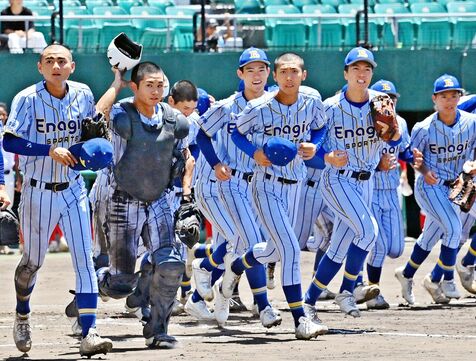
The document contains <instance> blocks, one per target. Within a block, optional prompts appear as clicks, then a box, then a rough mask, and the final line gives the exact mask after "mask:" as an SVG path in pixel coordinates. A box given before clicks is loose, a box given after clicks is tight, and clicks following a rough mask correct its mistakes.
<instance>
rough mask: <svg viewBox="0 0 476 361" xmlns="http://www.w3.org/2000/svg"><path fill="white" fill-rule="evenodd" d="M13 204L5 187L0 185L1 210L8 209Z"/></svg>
mask: <svg viewBox="0 0 476 361" xmlns="http://www.w3.org/2000/svg"><path fill="white" fill-rule="evenodd" d="M10 203H12V202H11V201H10V198H9V197H8V194H7V191H6V190H5V185H3V184H2V185H0V208H1V209H7V207H8V206H9V205H10Z"/></svg>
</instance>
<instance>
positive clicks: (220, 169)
mask: <svg viewBox="0 0 476 361" xmlns="http://www.w3.org/2000/svg"><path fill="white" fill-rule="evenodd" d="M213 169H214V170H215V177H216V178H217V179H218V180H220V181H227V180H229V179H230V178H231V168H230V167H228V166H227V165H226V164H223V163H218V164H217V165H216V166H214V167H213Z"/></svg>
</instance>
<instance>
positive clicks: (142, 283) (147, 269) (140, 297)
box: [126, 261, 152, 308]
mask: <svg viewBox="0 0 476 361" xmlns="http://www.w3.org/2000/svg"><path fill="white" fill-rule="evenodd" d="M151 279H152V265H151V264H150V263H149V262H148V261H143V262H142V264H141V267H140V276H139V280H138V281H137V287H136V289H135V290H134V293H133V294H131V295H129V296H128V297H127V300H126V302H127V306H128V307H131V308H135V307H147V306H148V305H149V292H150V283H151Z"/></svg>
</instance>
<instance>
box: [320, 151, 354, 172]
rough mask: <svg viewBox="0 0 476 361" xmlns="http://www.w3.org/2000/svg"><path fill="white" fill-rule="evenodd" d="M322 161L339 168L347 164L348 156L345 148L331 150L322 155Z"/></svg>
mask: <svg viewBox="0 0 476 361" xmlns="http://www.w3.org/2000/svg"><path fill="white" fill-rule="evenodd" d="M324 161H325V162H326V163H329V164H330V165H332V166H334V167H337V168H341V167H344V166H346V165H347V163H348V162H349V157H348V156H347V152H346V151H345V150H333V151H332V152H330V153H326V154H325V155H324Z"/></svg>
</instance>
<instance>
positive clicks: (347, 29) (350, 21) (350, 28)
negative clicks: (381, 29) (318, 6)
mask: <svg viewBox="0 0 476 361" xmlns="http://www.w3.org/2000/svg"><path fill="white" fill-rule="evenodd" d="M338 9H339V13H341V14H352V15H354V16H355V15H356V14H357V11H359V10H361V9H362V5H357V4H342V5H339V7H338ZM370 13H373V11H372V8H369V14H370ZM341 22H342V25H343V26H344V46H345V47H351V46H355V45H357V38H356V23H355V17H354V18H342V20H341ZM360 25H361V26H360V34H361V36H362V37H363V31H364V23H363V17H361V23H360ZM359 40H363V39H359ZM368 40H369V42H370V43H371V44H372V45H378V42H379V35H378V23H377V21H376V20H374V19H369V39H368Z"/></svg>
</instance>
